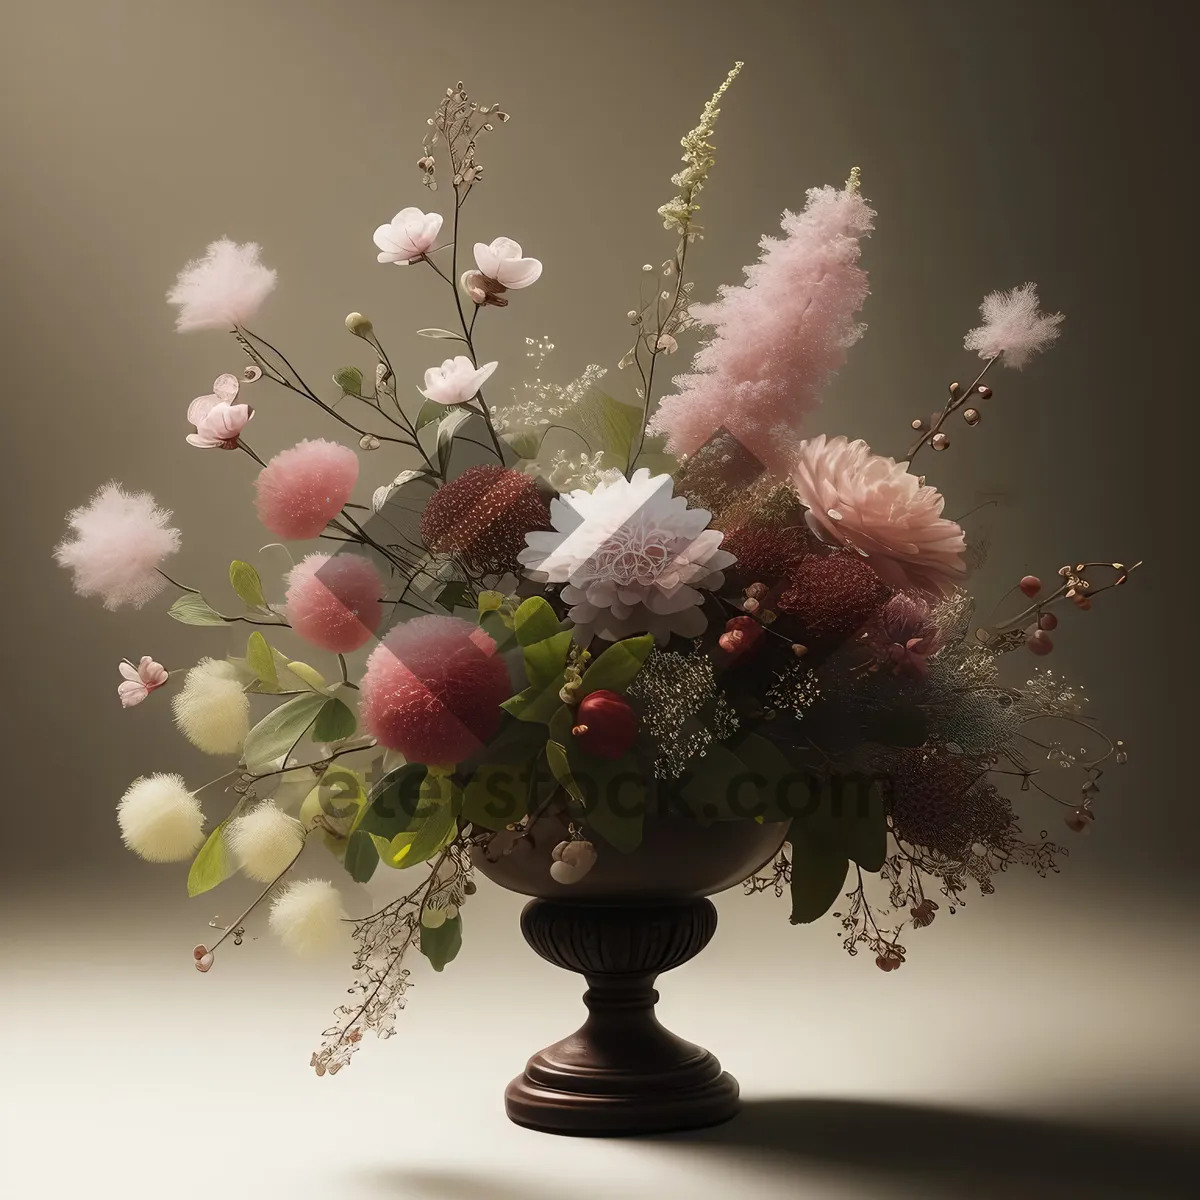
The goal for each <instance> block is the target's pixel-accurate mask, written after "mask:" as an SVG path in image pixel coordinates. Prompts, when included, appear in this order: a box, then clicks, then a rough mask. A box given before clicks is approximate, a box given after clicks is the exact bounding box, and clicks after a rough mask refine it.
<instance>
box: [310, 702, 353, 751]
mask: <svg viewBox="0 0 1200 1200" xmlns="http://www.w3.org/2000/svg"><path fill="white" fill-rule="evenodd" d="M357 728H358V720H357V719H356V718H355V716H354V713H353V712H352V711H351V709H350V707H349V706H348V705H347V704H346V703H345V701H342V700H339V699H338V698H337V697H336V696H331V697H330V698H329V699H328V700H326V701H325V703H324V704H323V705H322V706H321V711H320V712H319V713H317V719H316V720H315V721H313V727H312V739H313V741H314V742H340V741H342V739H343V738H348V737H353V735H354V731H355V730H356V729H357Z"/></svg>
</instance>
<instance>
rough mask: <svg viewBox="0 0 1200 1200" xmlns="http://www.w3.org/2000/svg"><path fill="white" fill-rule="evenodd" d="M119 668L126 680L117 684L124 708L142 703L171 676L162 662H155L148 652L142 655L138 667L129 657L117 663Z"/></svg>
mask: <svg viewBox="0 0 1200 1200" xmlns="http://www.w3.org/2000/svg"><path fill="white" fill-rule="evenodd" d="M117 669H118V670H119V671H120V672H121V677H122V679H123V681H124V682H122V683H119V684H118V685H117V695H118V696H120V697H121V707H122V708H133V707H134V705H136V704H141V702H142V701H143V700H145V698H146V697H147V696H148V695H150V693H151V692H153V691H156V690H157V689H158V688H160V687H162V686H163V684H164V683H166V682H167V679H168V678H169V676H168V674H167V670H166V668H165V667H164V666H163V665H162V663H158V662H155V661H154V659H152V658H151V657H150V655H148V654H143V655H142V660H141V662H139V663H138V665H137V666H136V667H135V666H134V665H133V663H131V662H129V660H128V659H122V660H121V662H119V663H118V664H117Z"/></svg>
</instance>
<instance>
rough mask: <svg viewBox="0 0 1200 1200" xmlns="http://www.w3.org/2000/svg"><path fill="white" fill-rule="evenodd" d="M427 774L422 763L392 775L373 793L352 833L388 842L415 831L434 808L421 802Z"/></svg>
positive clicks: (386, 777)
mask: <svg viewBox="0 0 1200 1200" xmlns="http://www.w3.org/2000/svg"><path fill="white" fill-rule="evenodd" d="M427 774H428V770H427V768H426V767H425V766H424V765H423V764H422V763H404V764H403V765H402V766H399V767H396V768H394V769H393V770H391V771H389V772H388V773H387V774H386V775H385V776H384V777H383V778H382V779H381V780H380V781H379V782H378V783H377V784H375V786H374V787H373V788H372V789H371V795H370V797H369V800H368V803H367V804H366V806H365V807H364V808H363V809H362V811H361V812H360V813H359V815H358V818H357V820H356V821H355V822H354V825H353V826H352V829H361V830H363V831H364V832H365V833H372V834H377V835H378V836H380V837H382V838H383V839H384V840H385V841H388V840H390V839H391V838H393V837H395V836H396V834H398V833H405V832H407V831H409V830H411V829H414V828H416V826H417V825H419V824H420V823H421V822H422V821H423V820H425V818H426V817H428V816H429V815H430V813H431V812H432V811H433V808H432V807H431V806H430V805H428V804H425V803H424V802H423V801H422V799H421V787H422V785H423V783H424V781H425V777H426V775H427Z"/></svg>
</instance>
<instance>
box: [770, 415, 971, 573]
mask: <svg viewBox="0 0 1200 1200" xmlns="http://www.w3.org/2000/svg"><path fill="white" fill-rule="evenodd" d="M792 486H793V487H794V488H795V490H796V494H797V496H799V498H800V500H801V502H802V503H804V504H805V505H806V506H807V508H808V510H809V511H808V513H807V520H808V523H809V525H810V526H811V527H812V529H813V531H814V532H815V533H817V534H819V535H820V536H822V537H824V538H826V540H829V541H834V542H837V543H840V544H841V545H843V546H848V547H849V548H850V549H852V550H855V551H857V552H858V553H859V554H861V555H862V556H863V557H864V558H865V559H866V560H867V562H868V563H870V565H871V567H872V569H873V570H874V571H875V573H876V574H877V575H878V576H879V577H880V578H881V579H882V580H883V581H884V582H885V583H889V584H891V585H892V586H893V587H896V588H900V589H903V590H906V591H916V592H924V593H927V594H929V595H933V596H938V595H946V594H949V593H950V592H952V591H953V590H954V585H955V583H956V582H957V581H958V580H959V579H961V578H962V576H963V575H965V574H966V565H965V564H964V562H963V552H964V551H965V550H966V539H965V538H964V537H963V531H962V529H960V528H959V526H958V525H957V524H956V523H955V522H954V521H951V520H950V519H949V518H947V517H943V516H942V507H943V505H944V504H945V500H944V499H943V498H942V495H941V493H940V492H938V491H937V489H936V488H932V487H927V486H924V485H922V484H921V482H920V481H919V480H918V478H917V477H916V476H915V475H911V474H909V471H908V464H907V463H897V462H896V461H895V459H891V458H884V457H882V456H881V455H878V454H872V453H871V448H870V447H869V446H868V445H867V443H866V442H864V441H861V440H859V441H853V442H850V441H847V440H846V438H844V437H836V438H832V439H827V438H826V437H825V435H824V434H821V436H820V437H817V438H814V439H813V440H812V441H808V442H804V443H803V444H802V446H801V447H800V454H799V459H798V461H797V462H796V465H795V468H794V470H793V473H792Z"/></svg>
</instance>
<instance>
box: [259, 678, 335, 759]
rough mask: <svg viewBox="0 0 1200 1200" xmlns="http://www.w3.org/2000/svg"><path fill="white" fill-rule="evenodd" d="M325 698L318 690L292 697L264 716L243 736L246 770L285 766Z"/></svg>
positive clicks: (323, 703)
mask: <svg viewBox="0 0 1200 1200" xmlns="http://www.w3.org/2000/svg"><path fill="white" fill-rule="evenodd" d="M327 699H328V697H326V696H323V695H321V694H320V693H319V692H312V693H310V694H306V695H303V696H293V697H292V699H291V700H287V701H285V702H284V703H283V704H281V705H280V706H279V707H278V708H276V709H274V710H273V711H271V712H269V713H268V714H267V715H266V716H265V717H263V719H262V720H261V721H259V723H258V724H257V725H255V726H254V728H253V729H251V730H250V732H249V733H248V734H247V735H246V744H245V746H244V747H243V750H242V754H243V757H244V759H245V762H246V770H247V771H249V772H250V773H251V774H252V775H263V774H265V773H267V772H268V771H276V770H279V768H281V767H283V766H285V765H286V759H287V758H288V756H289V755H290V754H291V753H292V751H293V750H294V749H295V748H296V746H297V745H298V744H299V742H300V739H301V738H303V737H304V735H305V734H306V733H307V732H308V729H309V726H311V725H312V723H313V721H315V720H316V718H317V713H319V712H320V711H321V709H322V707H323V706H324V705H325V702H326V700H327Z"/></svg>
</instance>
